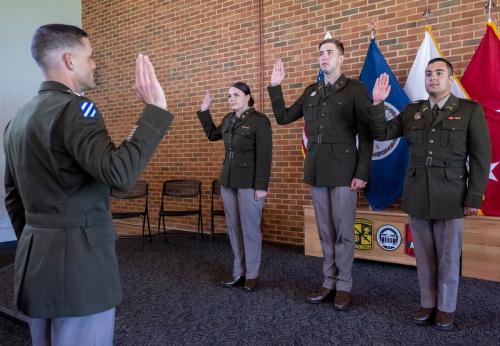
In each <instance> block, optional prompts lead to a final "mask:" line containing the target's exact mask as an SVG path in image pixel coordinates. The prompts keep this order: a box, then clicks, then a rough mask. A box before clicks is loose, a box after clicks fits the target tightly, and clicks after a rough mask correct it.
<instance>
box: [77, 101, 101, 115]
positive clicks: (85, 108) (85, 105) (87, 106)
mask: <svg viewBox="0 0 500 346" xmlns="http://www.w3.org/2000/svg"><path fill="white" fill-rule="evenodd" d="M80 109H81V110H82V116H83V117H84V118H87V119H90V118H95V117H96V116H97V109H96V108H95V105H94V104H93V103H92V102H90V101H81V102H80Z"/></svg>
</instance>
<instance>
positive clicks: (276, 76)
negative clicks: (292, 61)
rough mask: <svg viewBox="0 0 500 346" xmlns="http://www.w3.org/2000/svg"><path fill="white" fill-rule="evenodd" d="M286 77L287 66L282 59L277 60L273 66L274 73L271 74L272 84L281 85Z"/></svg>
mask: <svg viewBox="0 0 500 346" xmlns="http://www.w3.org/2000/svg"><path fill="white" fill-rule="evenodd" d="M284 78H285V68H284V66H283V62H282V61H281V59H278V60H276V64H274V66H273V74H272V75H271V85H272V86H276V85H280V84H281V82H283V79H284Z"/></svg>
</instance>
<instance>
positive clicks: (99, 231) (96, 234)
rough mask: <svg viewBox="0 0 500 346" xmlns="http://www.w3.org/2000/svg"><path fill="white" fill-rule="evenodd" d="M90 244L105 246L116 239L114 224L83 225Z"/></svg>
mask: <svg viewBox="0 0 500 346" xmlns="http://www.w3.org/2000/svg"><path fill="white" fill-rule="evenodd" d="M83 229H84V231H85V235H86V236H87V241H88V242H89V245H90V246H104V245H107V244H109V243H111V242H114V241H115V240H116V232H115V230H114V228H113V224H112V223H110V224H105V225H98V226H92V227H83Z"/></svg>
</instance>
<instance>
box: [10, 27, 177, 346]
mask: <svg viewBox="0 0 500 346" xmlns="http://www.w3.org/2000/svg"><path fill="white" fill-rule="evenodd" d="M31 53H32V56H33V58H34V59H35V61H36V62H37V64H38V65H39V67H40V69H41V70H42V73H43V76H44V79H45V81H44V82H43V83H42V85H41V87H40V91H39V93H38V94H37V95H36V96H35V97H34V98H33V99H32V100H31V101H30V102H28V103H27V104H26V105H24V106H23V107H22V108H21V109H20V110H19V112H18V114H17V116H16V117H15V118H14V119H13V120H12V121H11V122H10V124H9V125H8V127H7V129H6V131H5V137H4V147H5V154H6V171H5V190H6V197H5V204H6V207H7V210H8V212H9V216H10V219H11V221H12V224H13V226H14V229H15V232H16V234H17V236H18V238H19V242H18V247H17V253H16V263H15V305H16V307H17V308H18V309H19V310H20V311H22V312H23V313H25V314H26V315H27V316H28V317H29V325H30V331H31V336H32V340H33V344H34V345H51V344H52V345H111V344H112V341H113V329H114V316H115V306H116V305H117V304H118V303H120V301H121V300H122V292H121V287H120V278H119V273H118V263H117V258H116V253H115V239H116V233H115V230H114V229H113V224H112V219H111V214H110V212H109V209H108V207H109V192H110V187H112V188H118V189H122V190H126V189H127V188H129V187H130V186H131V185H132V184H133V183H134V182H135V180H136V178H137V177H138V175H139V174H140V172H141V171H142V170H143V169H144V167H145V166H146V164H147V163H148V161H149V160H150V158H151V156H152V154H153V152H154V150H155V149H156V147H157V145H158V144H159V143H160V141H161V139H162V138H163V136H164V134H165V132H166V130H167V128H168V126H169V125H170V123H171V121H172V115H171V114H170V113H169V112H167V111H166V106H167V103H166V98H165V94H164V92H163V90H162V88H161V86H160V84H159V83H158V80H157V79H156V76H155V72H154V69H153V66H152V64H151V62H150V61H149V59H148V58H147V57H146V56H142V55H139V57H138V58H137V63H136V82H135V90H136V93H137V96H138V98H139V99H140V100H142V101H144V102H145V103H146V104H147V105H146V107H145V109H144V112H143V114H142V116H141V118H140V119H139V120H138V121H137V124H136V126H135V128H134V131H133V132H132V134H131V135H130V136H129V138H128V139H127V140H126V141H124V142H123V143H122V144H121V145H120V146H119V147H115V145H114V144H113V143H112V142H111V140H110V138H109V136H108V133H107V131H106V127H105V125H104V121H103V118H102V115H101V114H100V113H99V111H98V110H97V108H96V106H95V105H94V104H93V103H92V101H90V100H89V99H87V98H85V97H83V96H81V93H82V92H84V91H86V90H89V89H92V88H94V87H95V82H94V70H95V67H96V66H95V64H94V61H93V58H92V47H91V45H90V41H89V39H88V38H87V34H86V33H85V32H84V31H83V30H81V29H80V28H77V27H74V26H69V25H62V24H50V25H44V26H41V27H40V28H38V29H37V30H36V32H35V34H34V35H33V39H32V45H31Z"/></svg>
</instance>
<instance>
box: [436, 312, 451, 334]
mask: <svg viewBox="0 0 500 346" xmlns="http://www.w3.org/2000/svg"><path fill="white" fill-rule="evenodd" d="M454 326H455V315H454V314H453V312H443V311H439V310H437V312H436V321H435V322H434V328H436V329H438V330H444V331H447V332H449V331H451V330H453V327H454Z"/></svg>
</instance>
